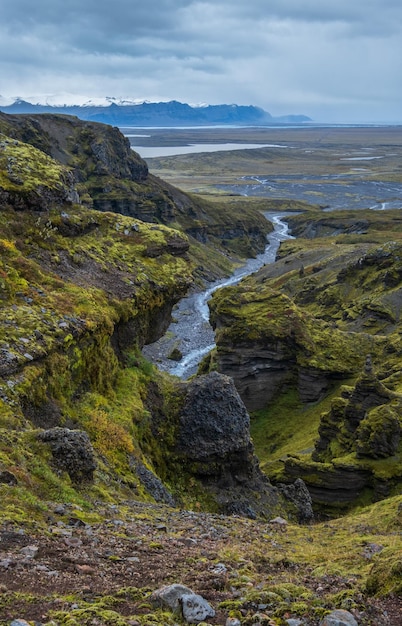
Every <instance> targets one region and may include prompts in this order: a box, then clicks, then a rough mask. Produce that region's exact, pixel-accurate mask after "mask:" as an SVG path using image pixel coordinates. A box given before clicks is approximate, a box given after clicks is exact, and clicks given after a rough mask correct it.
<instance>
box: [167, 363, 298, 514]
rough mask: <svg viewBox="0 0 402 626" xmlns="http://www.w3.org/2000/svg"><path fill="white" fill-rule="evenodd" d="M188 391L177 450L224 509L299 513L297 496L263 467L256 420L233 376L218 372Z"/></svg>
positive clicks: (257, 512)
mask: <svg viewBox="0 0 402 626" xmlns="http://www.w3.org/2000/svg"><path fill="white" fill-rule="evenodd" d="M184 389H185V399H184V404H183V409H182V411H181V415H180V423H179V428H178V434H177V452H178V453H179V455H180V457H181V459H182V462H183V464H184V465H185V466H186V467H187V468H188V470H189V471H190V472H192V473H193V474H194V475H195V476H196V477H197V478H198V479H199V480H201V482H202V483H203V485H204V487H205V488H206V489H207V490H209V491H210V493H212V495H213V497H214V498H215V499H216V501H217V503H218V505H219V508H220V510H221V512H223V513H225V514H230V515H244V516H246V517H250V518H255V517H256V516H257V515H263V516H265V517H272V515H275V514H277V513H278V512H280V511H282V512H284V511H287V512H289V513H290V515H296V516H297V517H299V516H300V507H299V504H300V503H299V502H296V501H295V499H294V497H293V495H294V494H292V497H291V498H288V499H287V500H285V498H284V497H283V495H281V493H280V492H279V490H278V489H276V488H275V487H273V486H272V485H271V484H270V482H269V480H268V478H267V477H266V476H265V475H264V474H263V473H262V472H261V470H260V467H259V462H258V459H257V457H256V455H255V454H254V447H253V444H252V442H251V439H250V418H249V415H248V413H247V410H246V407H245V406H244V404H243V402H242V400H241V398H240V396H239V394H238V392H237V390H236V387H235V385H234V382H233V380H232V379H231V378H229V377H228V376H224V375H223V374H219V373H218V372H212V373H210V374H207V375H206V376H200V377H198V378H196V379H195V380H194V381H192V382H190V383H188V384H187V385H185V386H184ZM285 496H286V497H287V494H285Z"/></svg>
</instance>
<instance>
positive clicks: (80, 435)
mask: <svg viewBox="0 0 402 626" xmlns="http://www.w3.org/2000/svg"><path fill="white" fill-rule="evenodd" d="M38 439H40V440H41V441H43V442H44V443H48V444H49V446H50V449H51V451H52V455H53V464H54V466H55V467H56V469H58V470H61V471H64V472H67V473H68V474H69V476H70V478H71V480H72V481H73V482H76V483H81V482H85V481H91V480H92V478H93V473H94V471H95V469H96V462H95V456H94V451H93V448H92V445H91V442H90V440H89V437H88V435H87V433H86V432H84V431H82V430H70V429H69V428H50V429H49V430H45V431H43V432H42V433H40V434H39V435H38Z"/></svg>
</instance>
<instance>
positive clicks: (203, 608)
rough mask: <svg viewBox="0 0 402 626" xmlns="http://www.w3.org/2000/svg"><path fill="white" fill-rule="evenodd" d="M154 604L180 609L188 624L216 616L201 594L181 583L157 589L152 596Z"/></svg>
mask: <svg viewBox="0 0 402 626" xmlns="http://www.w3.org/2000/svg"><path fill="white" fill-rule="evenodd" d="M150 601H151V603H152V604H153V605H154V606H157V607H162V608H168V609H170V610H171V611H180V612H181V613H182V615H183V618H184V620H185V621H186V622H187V623H188V624H199V623H200V622H203V621H204V620H205V619H206V618H207V617H214V615H215V611H214V609H213V608H212V607H211V606H210V604H208V602H207V601H206V600H205V599H204V598H203V597H202V596H200V595H198V594H196V593H194V592H193V591H191V589H189V588H188V587H185V586H184V585H180V584H174V585H167V586H165V587H161V588H160V589H156V590H155V591H154V592H153V593H152V594H151V597H150Z"/></svg>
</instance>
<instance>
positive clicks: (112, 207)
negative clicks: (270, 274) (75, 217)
mask: <svg viewBox="0 0 402 626" xmlns="http://www.w3.org/2000/svg"><path fill="white" fill-rule="evenodd" d="M0 132H2V133H4V134H5V135H6V136H8V137H11V138H14V139H17V140H20V141H22V142H24V143H27V144H30V145H32V146H34V147H36V148H38V149H39V150H41V151H42V152H44V153H45V154H47V155H48V156H50V157H52V158H54V159H55V160H56V161H57V162H58V163H61V164H62V165H64V166H65V167H66V170H65V172H66V175H68V176H69V181H70V184H73V185H74V188H75V192H74V193H76V194H78V195H76V197H75V198H73V200H74V202H77V201H79V203H80V204H81V205H82V206H83V207H86V208H92V209H95V210H97V211H112V212H115V213H121V214H122V215H126V216H129V217H133V218H136V219H139V220H142V221H146V222H150V223H162V224H166V225H170V226H172V227H175V228H178V229H180V230H183V231H184V232H186V233H187V234H188V235H189V236H190V238H191V239H192V243H193V250H194V258H197V259H198V264H199V272H198V274H200V275H201V276H202V277H204V278H205V277H209V273H210V274H211V275H212V276H217V275H219V274H222V273H226V272H228V271H229V269H230V266H231V260H230V258H228V256H229V255H230V254H232V255H233V254H234V255H240V256H242V257H243V258H244V257H247V256H253V255H255V254H256V253H257V252H260V251H262V250H263V249H264V247H265V244H266V234H267V232H269V229H270V226H269V224H268V222H267V220H265V219H264V217H263V216H262V215H261V213H260V212H259V211H255V210H254V209H253V208H252V206H249V205H247V203H246V202H244V203H243V205H242V206H238V207H231V210H230V214H229V212H228V211H227V208H226V206H225V204H224V203H216V204H214V205H213V206H211V205H210V203H208V202H206V201H204V200H202V199H200V198H198V197H196V196H189V195H188V194H185V193H183V192H181V191H180V190H179V189H176V188H175V187H173V186H172V185H169V184H168V183H165V182H164V181H162V180H160V179H158V178H156V177H155V176H153V175H152V174H150V173H149V172H148V167H147V164H146V163H145V161H144V160H143V159H141V158H140V156H139V155H138V154H136V153H135V152H134V151H133V150H131V148H130V144H129V141H128V140H127V139H126V138H125V137H124V136H123V135H122V134H121V133H120V131H119V130H118V129H117V128H113V127H111V126H107V125H106V124H97V123H91V122H84V121H81V120H79V119H78V118H74V117H70V116H67V115H13V116H11V115H4V114H1V113H0ZM9 149H10V148H9ZM10 182H11V181H8V187H9V186H10ZM17 191H21V190H17ZM39 192H40V190H38V195H40V194H39ZM20 195H21V194H19V193H18V194H16V196H15V197H16V198H20ZM9 201H10V200H9ZM18 201H20V200H18ZM36 208H37V209H38V207H36ZM42 208H46V205H43V206H42ZM198 243H202V244H204V245H203V246H200V245H198ZM205 245H206V246H207V248H208V254H206V253H205Z"/></svg>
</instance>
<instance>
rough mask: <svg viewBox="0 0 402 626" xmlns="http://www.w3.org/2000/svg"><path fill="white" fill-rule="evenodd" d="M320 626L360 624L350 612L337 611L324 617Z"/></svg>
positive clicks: (353, 625)
mask: <svg viewBox="0 0 402 626" xmlns="http://www.w3.org/2000/svg"><path fill="white" fill-rule="evenodd" d="M320 626H358V623H357V622H356V620H355V618H354V617H353V615H352V613H349V611H345V610H344V609H336V610H335V611H332V613H330V614H329V615H326V616H325V617H324V619H323V620H322V621H321V622H320Z"/></svg>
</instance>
